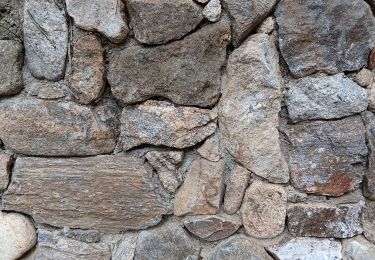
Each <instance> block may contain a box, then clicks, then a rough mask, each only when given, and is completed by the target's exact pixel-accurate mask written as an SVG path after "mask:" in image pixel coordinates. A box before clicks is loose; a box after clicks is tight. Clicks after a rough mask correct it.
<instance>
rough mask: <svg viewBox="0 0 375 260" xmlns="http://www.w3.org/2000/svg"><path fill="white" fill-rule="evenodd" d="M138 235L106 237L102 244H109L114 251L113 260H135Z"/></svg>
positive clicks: (128, 234) (103, 238)
mask: <svg viewBox="0 0 375 260" xmlns="http://www.w3.org/2000/svg"><path fill="white" fill-rule="evenodd" d="M137 240H138V234H137V233H129V232H127V233H125V234H121V235H109V237H108V235H104V236H103V237H102V242H104V243H109V244H110V246H111V251H112V258H111V260H133V259H134V255H135V249H136V246H137Z"/></svg>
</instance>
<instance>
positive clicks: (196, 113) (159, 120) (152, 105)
mask: <svg viewBox="0 0 375 260" xmlns="http://www.w3.org/2000/svg"><path fill="white" fill-rule="evenodd" d="M216 118H217V114H216V113H215V112H213V111H211V110H208V109H200V108H195V107H182V106H175V105H173V104H171V103H169V102H165V101H152V100H149V101H146V102H144V103H142V104H140V105H136V106H131V107H130V106H129V107H125V108H124V110H123V111H122V116H121V136H122V139H123V143H124V149H125V150H129V149H131V148H133V147H136V146H138V145H141V144H152V145H164V146H169V147H174V148H185V147H190V146H193V145H195V144H197V143H199V142H201V141H203V140H204V139H205V138H207V137H208V136H210V135H211V134H213V133H214V132H215V130H216Z"/></svg>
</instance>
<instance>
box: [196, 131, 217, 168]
mask: <svg viewBox="0 0 375 260" xmlns="http://www.w3.org/2000/svg"><path fill="white" fill-rule="evenodd" d="M197 152H198V153H199V155H200V156H202V157H203V158H205V159H207V160H209V161H212V162H218V161H219V160H220V159H221V157H222V156H221V153H220V148H219V144H218V140H217V138H216V137H215V136H211V137H209V138H208V139H207V140H206V141H205V142H204V144H203V145H202V146H201V147H199V148H198V149H197Z"/></svg>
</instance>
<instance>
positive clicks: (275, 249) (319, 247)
mask: <svg viewBox="0 0 375 260" xmlns="http://www.w3.org/2000/svg"><path fill="white" fill-rule="evenodd" d="M267 251H268V252H270V253H271V254H272V255H273V256H275V258H276V259H279V260H291V259H303V260H317V259H319V260H340V259H342V255H341V243H340V242H338V241H333V240H329V239H319V238H310V237H298V238H287V239H286V240H283V241H281V242H280V243H278V244H276V245H272V246H269V247H267Z"/></svg>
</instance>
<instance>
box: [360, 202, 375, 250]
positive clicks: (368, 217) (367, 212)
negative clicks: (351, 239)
mask: <svg viewBox="0 0 375 260" xmlns="http://www.w3.org/2000/svg"><path fill="white" fill-rule="evenodd" d="M362 223H363V234H364V236H365V237H366V238H367V239H368V240H370V241H371V242H373V243H375V202H374V201H369V202H367V203H366V207H365V208H364V210H363V215H362Z"/></svg>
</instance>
